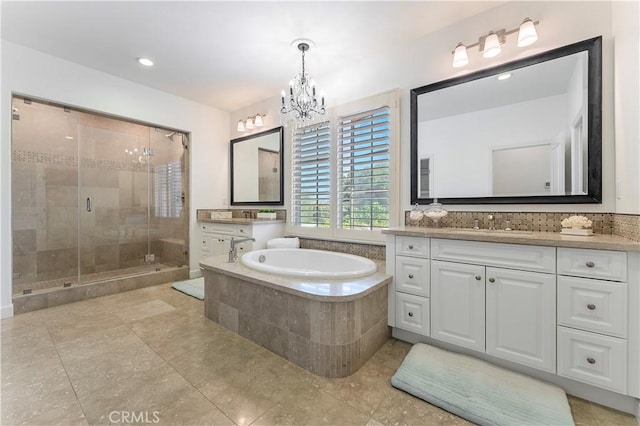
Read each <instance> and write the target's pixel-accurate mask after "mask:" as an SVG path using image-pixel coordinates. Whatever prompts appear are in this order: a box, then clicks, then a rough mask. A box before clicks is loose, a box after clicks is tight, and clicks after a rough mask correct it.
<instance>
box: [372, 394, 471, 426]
mask: <svg viewBox="0 0 640 426" xmlns="http://www.w3.org/2000/svg"><path fill="white" fill-rule="evenodd" d="M371 418H372V419H373V420H375V421H377V422H379V423H382V424H383V425H470V424H472V423H469V422H467V421H466V420H464V419H461V418H460V417H457V416H454V415H453V414H451V413H449V412H447V411H444V410H442V409H440V408H438V407H436V406H434V405H431V404H429V403H427V402H425V401H423V400H421V399H418V398H415V397H413V396H411V395H409V394H407V393H405V392H402V391H399V390H397V389H392V390H391V392H390V393H389V394H388V395H387V396H386V397H385V398H384V399H383V400H382V402H381V403H380V405H379V406H378V409H377V410H376V411H375V412H374V413H373V415H372V416H371Z"/></svg>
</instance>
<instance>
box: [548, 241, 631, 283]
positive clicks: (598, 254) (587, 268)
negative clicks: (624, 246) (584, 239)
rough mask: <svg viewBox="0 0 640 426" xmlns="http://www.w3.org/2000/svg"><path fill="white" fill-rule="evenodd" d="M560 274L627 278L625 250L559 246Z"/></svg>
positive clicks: (623, 279)
mask: <svg viewBox="0 0 640 426" xmlns="http://www.w3.org/2000/svg"><path fill="white" fill-rule="evenodd" d="M558 274H562V275H574V276H577V277H586V278H600V279H603V280H612V281H626V280H627V253H625V252H623V251H610V250H591V249H572V248H558Z"/></svg>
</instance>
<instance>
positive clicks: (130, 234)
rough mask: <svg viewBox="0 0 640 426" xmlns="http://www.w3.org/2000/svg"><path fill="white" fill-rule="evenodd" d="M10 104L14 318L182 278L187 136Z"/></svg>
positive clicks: (30, 103) (32, 103) (23, 102)
mask: <svg viewBox="0 0 640 426" xmlns="http://www.w3.org/2000/svg"><path fill="white" fill-rule="evenodd" d="M12 106H13V117H12V128H11V132H12V138H11V140H12V155H13V158H12V179H11V183H12V231H13V235H12V237H13V251H12V253H13V296H14V309H15V310H16V312H24V311H27V310H32V309H39V308H42V307H47V306H52V305H54V304H59V303H66V302H70V301H76V300H82V299H85V298H89V297H95V296H98V295H104V294H110V293H115V292H118V291H126V290H130V289H133V288H138V287H143V286H145V285H152V284H157V283H161V282H167V281H172V280H179V279H184V278H186V277H187V275H188V267H187V265H188V258H187V257H188V253H187V247H188V241H187V238H188V203H187V201H188V196H187V195H188V194H187V189H188V182H187V176H188V173H187V171H188V170H187V168H188V164H187V161H188V155H187V147H188V135H187V134H184V133H181V132H178V131H175V130H169V129H162V128H157V127H151V126H147V125H144V124H140V123H136V122H132V121H127V120H124V119H119V118H114V117H109V116H104V115H100V114H95V113H91V112H86V111H80V110H77V109H72V108H67V107H65V106H63V105H58V104H54V103H50V102H43V101H36V100H31V99H29V98H26V97H22V96H14V97H13V100H12ZM87 284H89V285H87ZM52 292H58V293H56V294H52Z"/></svg>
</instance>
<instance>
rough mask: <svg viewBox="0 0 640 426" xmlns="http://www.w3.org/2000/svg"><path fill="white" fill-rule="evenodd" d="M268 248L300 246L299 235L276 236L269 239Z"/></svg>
mask: <svg viewBox="0 0 640 426" xmlns="http://www.w3.org/2000/svg"><path fill="white" fill-rule="evenodd" d="M267 248H270V249H271V248H300V239H299V238H298V237H291V238H274V239H272V240H269V241H267Z"/></svg>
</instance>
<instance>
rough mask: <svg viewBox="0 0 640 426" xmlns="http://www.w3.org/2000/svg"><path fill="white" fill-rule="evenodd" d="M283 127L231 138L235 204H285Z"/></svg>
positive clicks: (232, 190)
mask: <svg viewBox="0 0 640 426" xmlns="http://www.w3.org/2000/svg"><path fill="white" fill-rule="evenodd" d="M283 139H284V138H283V129H282V126H280V127H276V128H274V129H271V130H267V131H264V132H260V133H255V134H253V135H249V136H244V137H242V138H238V139H233V140H232V141H231V155H230V159H231V205H232V206H233V205H235V206H239V205H282V204H283V197H282V193H283V188H284V174H283V165H284V159H283V149H284V142H283Z"/></svg>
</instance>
